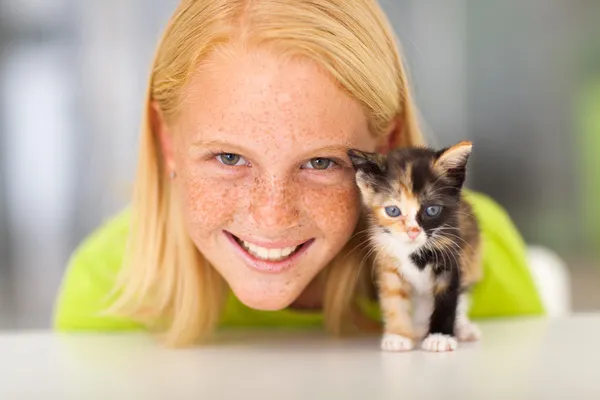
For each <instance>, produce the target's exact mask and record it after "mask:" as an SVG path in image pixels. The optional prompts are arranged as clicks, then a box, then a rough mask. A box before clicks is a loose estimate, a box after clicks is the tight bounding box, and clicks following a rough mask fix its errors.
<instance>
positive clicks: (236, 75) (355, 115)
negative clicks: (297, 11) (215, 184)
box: [178, 48, 375, 153]
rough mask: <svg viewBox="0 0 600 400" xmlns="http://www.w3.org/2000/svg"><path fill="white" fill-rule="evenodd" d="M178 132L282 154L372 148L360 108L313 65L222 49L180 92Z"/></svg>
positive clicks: (268, 54)
mask: <svg viewBox="0 0 600 400" xmlns="http://www.w3.org/2000/svg"><path fill="white" fill-rule="evenodd" d="M178 125H179V126H180V127H182V128H183V129H182V130H184V131H185V132H186V133H187V134H189V135H191V136H193V137H195V138H196V139H200V140H202V139H208V140H214V139H218V140H221V141H229V140H230V141H235V142H236V144H238V145H243V146H250V147H254V148H256V150H259V149H263V150H264V149H269V148H277V149H278V151H279V152H282V153H285V152H288V151H294V150H297V149H298V146H300V147H303V146H327V145H332V144H337V145H339V144H344V145H348V146H359V147H362V148H371V149H373V148H374V143H375V141H374V139H373V137H372V135H371V134H370V133H369V131H368V123H367V119H366V117H365V114H364V112H363V110H362V108H361V107H360V105H359V104H358V102H357V101H356V100H354V99H353V98H351V97H350V96H349V95H347V94H346V93H345V92H344V91H343V90H342V89H341V88H340V87H339V85H338V84H337V83H336V82H335V80H334V79H333V78H331V77H330V76H329V75H328V74H327V73H326V72H324V71H323V70H322V69H320V68H319V67H318V66H317V65H316V64H315V63H313V62H311V61H309V60H307V59H301V58H289V57H287V58H283V57H279V56H276V55H274V54H272V53H270V52H268V51H266V50H259V49H255V50H241V49H235V48H227V49H224V50H222V51H216V52H214V53H213V54H212V55H211V56H210V57H209V58H208V59H207V60H205V62H204V63H203V65H202V66H201V67H200V68H199V69H198V71H197V72H196V73H195V75H194V77H193V79H192V80H191V82H190V83H189V84H188V87H187V89H186V91H185V94H184V99H183V105H182V109H181V113H180V116H179V119H178Z"/></svg>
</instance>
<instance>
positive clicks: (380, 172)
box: [348, 149, 385, 205]
mask: <svg viewBox="0 0 600 400" xmlns="http://www.w3.org/2000/svg"><path fill="white" fill-rule="evenodd" d="M348 157H350V161H352V165H353V166H354V171H355V172H356V184H357V186H358V188H359V189H360V192H361V194H362V200H363V203H364V204H366V205H369V204H370V203H371V201H372V200H373V197H374V196H375V194H376V193H377V188H378V187H380V186H381V182H382V181H383V180H385V178H384V171H385V156H384V155H382V154H378V153H367V152H364V151H359V150H353V149H351V150H348Z"/></svg>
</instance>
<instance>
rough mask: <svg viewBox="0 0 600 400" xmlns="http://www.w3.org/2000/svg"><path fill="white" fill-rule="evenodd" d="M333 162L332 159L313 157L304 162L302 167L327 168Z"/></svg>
mask: <svg viewBox="0 0 600 400" xmlns="http://www.w3.org/2000/svg"><path fill="white" fill-rule="evenodd" d="M333 164H334V161H333V160H331V159H329V158H313V159H312V160H310V161H309V162H307V163H306V164H304V168H307V169H321V170H323V169H328V168H329V167H331V166H332V165H333Z"/></svg>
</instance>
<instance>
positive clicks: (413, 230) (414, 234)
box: [406, 226, 421, 240]
mask: <svg viewBox="0 0 600 400" xmlns="http://www.w3.org/2000/svg"><path fill="white" fill-rule="evenodd" d="M406 234H407V235H408V237H409V238H410V240H415V239H416V238H417V236H419V234H421V228H418V227H416V226H413V227H412V228H408V230H407V231H406Z"/></svg>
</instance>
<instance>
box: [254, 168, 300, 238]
mask: <svg viewBox="0 0 600 400" xmlns="http://www.w3.org/2000/svg"><path fill="white" fill-rule="evenodd" d="M296 186H297V185H295V184H294V182H291V181H290V180H288V179H282V178H277V177H271V178H270V179H260V180H256V181H255V182H254V186H253V188H252V195H251V198H250V216H251V217H252V219H253V220H254V223H255V224H256V225H257V227H258V228H259V229H264V230H268V231H269V233H274V232H282V231H285V230H286V229H289V228H291V227H293V226H295V225H298V223H299V221H300V210H299V207H298V201H299V196H298V190H297V188H296Z"/></svg>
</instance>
